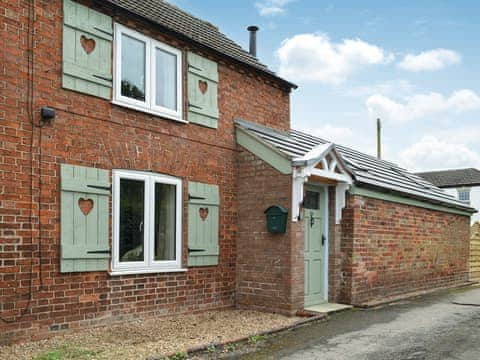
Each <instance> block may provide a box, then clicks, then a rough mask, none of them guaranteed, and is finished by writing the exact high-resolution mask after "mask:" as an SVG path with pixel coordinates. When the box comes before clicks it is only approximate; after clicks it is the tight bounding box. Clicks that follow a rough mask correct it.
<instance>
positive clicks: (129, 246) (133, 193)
mask: <svg viewBox="0 0 480 360" xmlns="http://www.w3.org/2000/svg"><path fill="white" fill-rule="evenodd" d="M144 201H145V184H144V182H143V181H141V180H130V179H120V246H119V248H120V259H119V260H120V261H121V262H126V261H143V258H144V255H143V253H144V249H143V239H144V237H143V235H144V231H145V203H144Z"/></svg>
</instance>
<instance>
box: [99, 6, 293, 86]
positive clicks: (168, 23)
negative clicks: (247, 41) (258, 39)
mask: <svg viewBox="0 0 480 360" xmlns="http://www.w3.org/2000/svg"><path fill="white" fill-rule="evenodd" d="M105 1H106V2H108V3H110V4H113V5H115V6H117V7H120V8H122V9H124V10H127V11H129V12H130V13H133V14H135V15H137V16H141V17H143V18H145V19H148V20H150V21H152V22H154V23H157V24H159V25H161V26H163V27H164V28H167V29H169V30H170V31H173V32H175V33H177V34H180V35H182V36H185V37H187V38H188V39H190V40H193V41H194V42H197V43H198V44H201V45H203V46H206V47H208V48H210V49H212V50H214V51H216V52H218V53H220V54H223V55H226V56H228V57H230V58H233V59H235V60H237V61H239V62H241V63H243V64H246V65H249V66H251V67H254V68H255V69H257V70H260V71H261V72H264V73H267V74H269V75H271V76H274V77H275V78H277V79H279V80H281V81H282V82H283V83H285V84H286V85H288V86H290V87H293V88H296V87H297V86H296V85H295V84H292V83H290V82H289V81H287V80H285V79H283V78H281V77H279V76H277V75H276V74H275V73H274V72H273V71H271V70H270V69H268V67H267V66H266V65H264V64H262V63H261V62H260V61H259V60H258V59H257V58H256V57H254V56H252V55H251V54H250V53H249V52H248V51H246V50H244V49H243V48H242V47H241V46H240V45H238V44H237V43H235V42H234V41H232V40H231V39H229V38H228V37H227V36H225V35H224V34H223V33H222V32H220V30H219V29H218V27H216V26H214V25H212V24H211V23H209V22H207V21H204V20H201V19H199V18H197V17H195V16H193V15H191V14H189V13H188V12H186V11H183V10H181V9H179V8H178V7H176V6H174V5H172V4H169V3H168V2H166V1H163V0H105Z"/></svg>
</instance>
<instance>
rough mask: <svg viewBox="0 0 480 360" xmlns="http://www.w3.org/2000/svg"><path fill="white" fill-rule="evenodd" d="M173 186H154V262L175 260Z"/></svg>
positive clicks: (174, 193) (174, 197)
mask: <svg viewBox="0 0 480 360" xmlns="http://www.w3.org/2000/svg"><path fill="white" fill-rule="evenodd" d="M175 199H176V189H175V185H168V184H159V183H157V184H155V230H154V231H155V255H154V256H155V261H161V260H175V221H176V218H175V214H176V209H175V206H176V205H175V204H176V202H175Z"/></svg>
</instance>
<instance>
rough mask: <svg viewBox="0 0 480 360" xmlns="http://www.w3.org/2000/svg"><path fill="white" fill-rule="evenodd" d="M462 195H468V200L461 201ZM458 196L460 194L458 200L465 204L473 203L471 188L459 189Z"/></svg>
mask: <svg viewBox="0 0 480 360" xmlns="http://www.w3.org/2000/svg"><path fill="white" fill-rule="evenodd" d="M461 193H464V194H468V200H464V199H460V194H461ZM457 194H458V200H460V201H463V202H464V203H466V204H470V201H471V195H472V194H471V189H470V188H467V187H465V188H458V189H457Z"/></svg>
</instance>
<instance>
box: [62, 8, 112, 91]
mask: <svg viewBox="0 0 480 360" xmlns="http://www.w3.org/2000/svg"><path fill="white" fill-rule="evenodd" d="M82 39H83V40H82ZM112 39H113V25H112V18H111V17H110V16H107V15H104V14H102V13H99V12H98V11H95V10H92V9H90V8H88V7H86V6H84V5H80V4H78V3H76V2H73V1H71V0H64V1H63V78H62V84H63V87H64V88H66V89H70V90H75V91H79V92H82V93H85V94H89V95H94V96H98V97H102V98H105V99H110V98H111V89H112ZM93 43H94V46H92V44H93ZM82 44H83V46H82ZM85 49H87V50H88V51H90V50H91V52H89V53H87V50H85Z"/></svg>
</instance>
